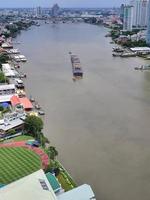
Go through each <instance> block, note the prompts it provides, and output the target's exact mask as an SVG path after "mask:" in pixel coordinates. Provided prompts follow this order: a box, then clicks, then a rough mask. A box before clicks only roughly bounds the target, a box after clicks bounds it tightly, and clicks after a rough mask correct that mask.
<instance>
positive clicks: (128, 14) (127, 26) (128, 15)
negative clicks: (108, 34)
mask: <svg viewBox="0 0 150 200" xmlns="http://www.w3.org/2000/svg"><path fill="white" fill-rule="evenodd" d="M132 27H133V6H130V5H125V6H124V18H123V30H125V31H132Z"/></svg>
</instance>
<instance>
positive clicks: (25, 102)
mask: <svg viewBox="0 0 150 200" xmlns="http://www.w3.org/2000/svg"><path fill="white" fill-rule="evenodd" d="M19 100H20V103H21V104H22V105H23V107H24V109H32V108H33V105H32V103H31V101H30V100H29V99H28V98H27V97H23V98H19Z"/></svg>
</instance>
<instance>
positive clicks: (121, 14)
mask: <svg viewBox="0 0 150 200" xmlns="http://www.w3.org/2000/svg"><path fill="white" fill-rule="evenodd" d="M120 18H121V20H122V21H123V18H124V4H122V5H121V7H120Z"/></svg>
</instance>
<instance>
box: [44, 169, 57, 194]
mask: <svg viewBox="0 0 150 200" xmlns="http://www.w3.org/2000/svg"><path fill="white" fill-rule="evenodd" d="M46 177H47V179H48V181H49V183H50V184H51V186H52V188H53V190H54V192H57V191H59V190H60V189H61V187H60V184H59V182H58V180H57V179H56V177H55V176H54V175H53V174H51V173H50V172H49V173H47V174H46Z"/></svg>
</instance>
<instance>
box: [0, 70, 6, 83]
mask: <svg viewBox="0 0 150 200" xmlns="http://www.w3.org/2000/svg"><path fill="white" fill-rule="evenodd" d="M5 82H7V78H6V77H5V75H4V73H3V72H0V83H5Z"/></svg>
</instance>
